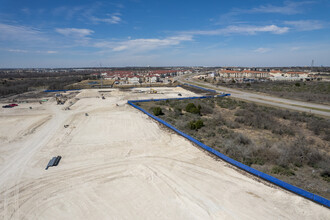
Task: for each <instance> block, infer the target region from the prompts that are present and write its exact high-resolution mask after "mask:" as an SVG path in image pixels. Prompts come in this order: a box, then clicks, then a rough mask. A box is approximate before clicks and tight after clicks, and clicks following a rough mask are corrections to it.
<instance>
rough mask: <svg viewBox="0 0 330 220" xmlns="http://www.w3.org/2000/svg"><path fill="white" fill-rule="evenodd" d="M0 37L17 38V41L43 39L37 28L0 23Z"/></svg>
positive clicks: (10, 39)
mask: <svg viewBox="0 0 330 220" xmlns="http://www.w3.org/2000/svg"><path fill="white" fill-rule="evenodd" d="M0 33H1V34H0V39H2V40H9V41H12V40H19V41H27V42H29V41H35V40H37V41H38V40H44V38H43V37H42V36H41V35H42V32H41V31H39V30H38V29H35V28H31V27H27V26H21V25H9V24H3V23H0Z"/></svg>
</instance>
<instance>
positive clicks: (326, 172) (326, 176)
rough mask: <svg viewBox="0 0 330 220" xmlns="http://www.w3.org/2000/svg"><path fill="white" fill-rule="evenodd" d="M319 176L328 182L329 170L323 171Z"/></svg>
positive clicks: (329, 179)
mask: <svg viewBox="0 0 330 220" xmlns="http://www.w3.org/2000/svg"><path fill="white" fill-rule="evenodd" d="M321 177H322V179H323V180H324V181H327V182H330V172H329V171H323V172H322V173H321Z"/></svg>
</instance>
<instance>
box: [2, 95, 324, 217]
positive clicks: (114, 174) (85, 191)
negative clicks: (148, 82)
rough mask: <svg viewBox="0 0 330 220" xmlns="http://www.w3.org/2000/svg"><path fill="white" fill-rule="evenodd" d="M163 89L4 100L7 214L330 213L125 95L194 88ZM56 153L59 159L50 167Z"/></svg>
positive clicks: (4, 200)
mask: <svg viewBox="0 0 330 220" xmlns="http://www.w3.org/2000/svg"><path fill="white" fill-rule="evenodd" d="M141 90H144V91H141ZM157 90H158V94H147V93H145V91H149V89H135V90H128V91H119V90H109V91H110V92H104V93H103V94H104V95H105V98H106V99H101V98H100V97H101V94H100V92H98V90H82V91H81V92H80V93H79V94H77V95H76V96H75V97H73V98H72V99H70V100H68V101H67V102H66V104H65V105H56V102H55V99H54V98H52V99H50V100H49V101H48V102H46V103H43V104H39V103H22V104H20V105H19V106H18V107H15V108H12V109H1V110H0V126H1V135H0V136H1V144H0V218H1V219H311V218H313V219H327V218H328V217H329V215H330V210H329V209H327V208H325V207H322V206H320V205H318V204H315V203H313V202H311V201H309V200H306V199H304V198H301V197H299V196H297V195H294V194H292V193H289V192H287V191H284V190H282V189H279V188H277V187H274V186H270V185H269V184H265V183H263V182H261V181H258V180H256V179H255V178H251V176H250V175H247V174H244V173H242V172H241V171H237V170H236V169H233V168H232V167H231V166H229V165H227V164H226V163H224V162H222V161H220V160H215V159H214V158H213V157H211V156H209V155H208V154H207V153H205V152H203V151H202V150H200V149H198V148H196V147H195V146H193V145H192V144H191V143H190V142H189V141H187V140H186V139H184V138H183V137H181V136H179V135H177V134H174V133H172V132H169V131H168V130H167V129H164V128H163V127H162V126H160V125H158V124H157V123H156V122H155V121H153V120H151V119H150V118H148V117H147V116H146V115H144V114H143V113H141V112H139V111H138V110H136V109H134V108H132V107H130V106H129V105H127V104H126V102H127V100H128V99H146V98H151V97H154V98H165V97H178V93H181V94H182V96H193V95H194V94H193V93H192V92H189V91H186V90H184V89H182V88H157ZM162 93H163V94H162ZM70 101H71V102H72V103H73V105H72V104H70ZM1 104H2V105H3V104H7V103H1ZM117 104H118V105H117ZM69 105H70V109H71V110H64V109H65V108H66V107H67V106H69ZM29 107H32V109H30V108H29ZM85 113H88V116H86V115H85ZM64 125H69V127H67V128H64ZM6 128H7V129H6ZM57 155H61V156H62V160H61V161H60V163H59V165H58V166H57V167H51V168H49V169H48V170H45V167H46V165H47V163H48V161H49V160H50V159H51V158H52V157H53V156H57Z"/></svg>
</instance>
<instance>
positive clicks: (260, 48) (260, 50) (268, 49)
mask: <svg viewBox="0 0 330 220" xmlns="http://www.w3.org/2000/svg"><path fill="white" fill-rule="evenodd" d="M269 51H271V49H270V48H264V47H259V48H257V49H255V50H254V51H253V52H256V53H267V52H269Z"/></svg>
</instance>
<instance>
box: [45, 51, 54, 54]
mask: <svg viewBox="0 0 330 220" xmlns="http://www.w3.org/2000/svg"><path fill="white" fill-rule="evenodd" d="M46 53H48V54H54V53H57V51H55V50H48V51H46Z"/></svg>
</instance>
